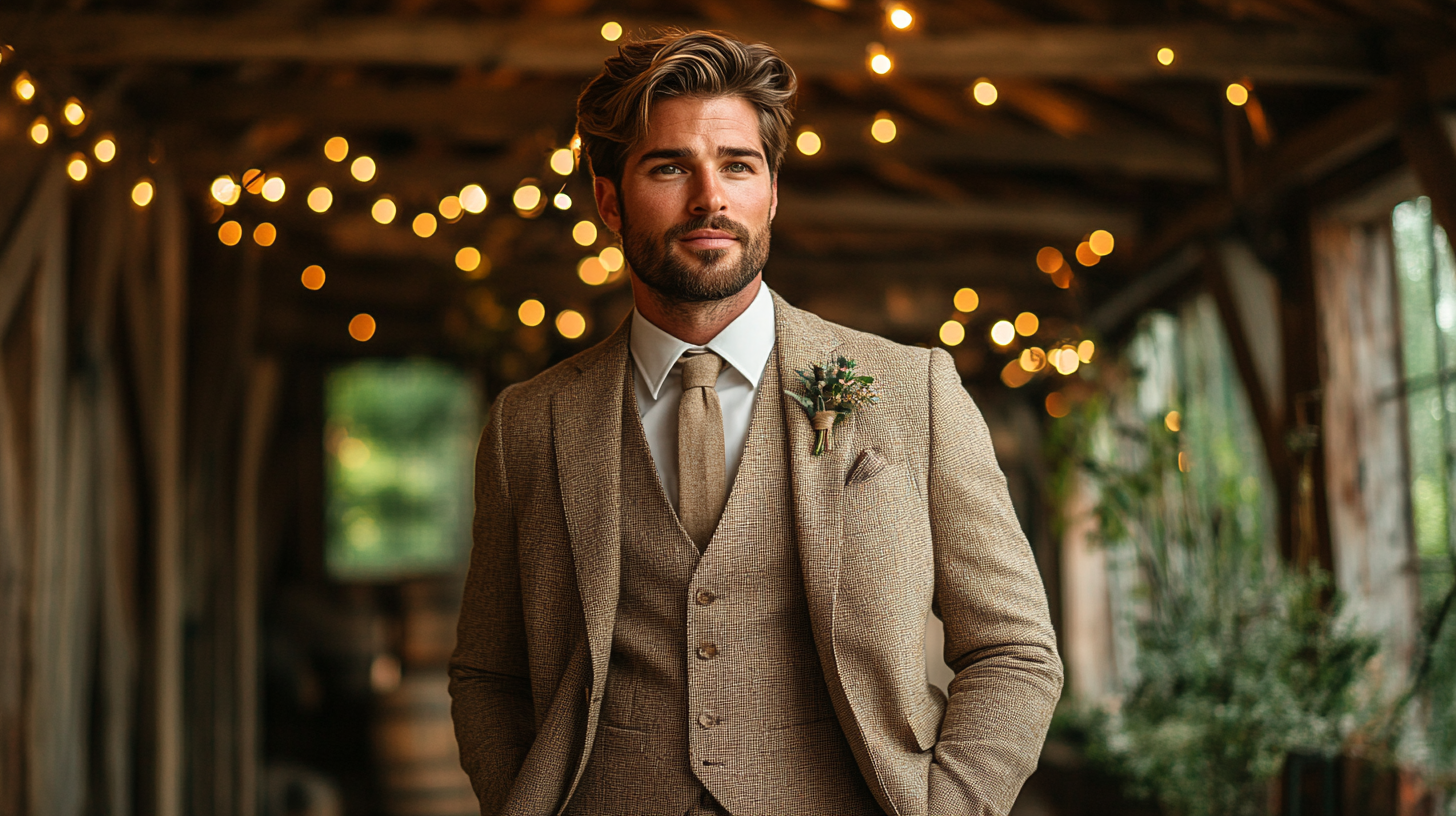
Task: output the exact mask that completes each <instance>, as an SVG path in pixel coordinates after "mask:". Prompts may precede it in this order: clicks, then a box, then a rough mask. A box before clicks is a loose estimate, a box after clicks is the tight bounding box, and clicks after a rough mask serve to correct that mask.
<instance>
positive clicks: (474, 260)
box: [455, 247, 480, 272]
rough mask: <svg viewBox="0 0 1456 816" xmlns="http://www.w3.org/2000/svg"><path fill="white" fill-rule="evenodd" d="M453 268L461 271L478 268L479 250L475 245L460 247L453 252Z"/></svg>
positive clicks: (471, 270) (472, 270) (470, 270)
mask: <svg viewBox="0 0 1456 816" xmlns="http://www.w3.org/2000/svg"><path fill="white" fill-rule="evenodd" d="M455 268H457V269H459V270H460V271H461V272H474V271H475V270H477V269H479V268H480V250H478V249H476V248H475V247H461V248H460V251H459V252H456V253H455Z"/></svg>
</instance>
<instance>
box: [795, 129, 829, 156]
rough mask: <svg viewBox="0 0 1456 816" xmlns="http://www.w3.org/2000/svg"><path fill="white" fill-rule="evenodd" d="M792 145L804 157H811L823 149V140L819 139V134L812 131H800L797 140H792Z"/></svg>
mask: <svg viewBox="0 0 1456 816" xmlns="http://www.w3.org/2000/svg"><path fill="white" fill-rule="evenodd" d="M794 144H795V146H797V147H798V148H799V152H800V153H803V154H804V155H805V156H813V155H814V154H816V153H818V152H819V151H820V150H823V149H824V140H823V139H821V138H819V134H817V133H815V132H814V131H812V130H804V131H801V132H800V133H799V138H798V139H796V140H794Z"/></svg>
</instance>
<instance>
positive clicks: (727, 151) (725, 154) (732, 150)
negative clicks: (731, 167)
mask: <svg viewBox="0 0 1456 816" xmlns="http://www.w3.org/2000/svg"><path fill="white" fill-rule="evenodd" d="M718 158H720V159H726V158H750V159H758V160H759V161H763V160H764V158H763V153H762V152H761V151H758V150H754V149H753V148H751V147H729V146H727V145H725V146H723V147H720V148H718Z"/></svg>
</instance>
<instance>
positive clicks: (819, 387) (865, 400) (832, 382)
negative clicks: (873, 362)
mask: <svg viewBox="0 0 1456 816" xmlns="http://www.w3.org/2000/svg"><path fill="white" fill-rule="evenodd" d="M794 373H795V374H798V375H799V381H800V382H802V383H803V384H804V391H805V393H803V394H799V393H796V392H794V391H790V390H788V389H787V388H786V389H784V393H785V394H788V395H789V396H791V397H793V398H794V401H795V402H797V403H799V404H800V405H802V406H804V412H805V413H807V414H808V415H809V422H810V424H812V425H813V426H814V455H815V456H818V455H820V454H822V453H824V451H826V450H834V426H835V425H838V424H839V423H841V422H843V421H844V420H845V419H846V418H848V417H849V415H850V414H852V413H854V410H855V409H856V408H860V407H863V406H866V405H874V404H875V403H877V402H879V401H880V395H879V393H878V392H876V391H875V389H874V382H875V378H874V377H869V376H865V375H860V374H855V373H854V361H853V360H850V359H847V358H844V357H839V358H837V359H835V360H832V361H830V362H828V363H825V364H824V365H816V366H814V367H813V369H812V370H811V371H809V372H804V371H795V372H794Z"/></svg>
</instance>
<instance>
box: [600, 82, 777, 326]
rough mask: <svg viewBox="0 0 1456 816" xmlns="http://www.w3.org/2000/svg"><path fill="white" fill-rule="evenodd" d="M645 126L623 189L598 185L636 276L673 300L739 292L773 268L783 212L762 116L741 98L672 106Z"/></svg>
mask: <svg viewBox="0 0 1456 816" xmlns="http://www.w3.org/2000/svg"><path fill="white" fill-rule="evenodd" d="M648 122H649V125H650V126H649V128H648V132H647V134H646V136H645V137H644V138H643V140H642V143H641V144H638V145H636V146H635V147H634V148H633V149H632V151H631V152H630V153H628V154H627V157H626V161H625V162H624V163H623V168H622V183H621V187H620V189H619V188H617V186H616V185H613V184H612V182H611V181H610V180H608V179H604V178H598V179H596V182H595V188H594V189H595V193H596V199H597V209H598V210H599V211H600V212H601V214H602V220H603V221H605V222H606V224H607V226H609V227H611V228H612V229H613V230H615V231H616V232H617V233H618V234H619V235H621V236H622V251H623V253H624V254H625V255H626V256H627V262H628V263H630V264H631V265H632V272H633V274H635V275H636V276H637V277H638V279H640V280H641V281H642V282H643V283H645V284H646V285H647V286H648V287H650V288H651V289H653V290H654V291H656V292H657V293H658V294H659V295H661V296H662V297H664V298H666V299H667V300H670V301H673V302H677V303H700V302H705V301H714V300H722V299H724V298H726V297H729V296H731V295H734V294H736V293H738V292H740V291H742V290H743V288H744V287H745V286H747V285H748V284H749V283H751V282H752V281H753V279H754V278H755V277H757V276H758V273H759V272H760V271H761V270H762V269H763V265H764V262H765V261H767V260H768V246H769V224H770V223H771V222H772V221H773V216H774V211H775V209H776V208H777V207H778V184H777V182H776V181H775V180H774V179H773V178H771V177H770V174H769V166H768V160H767V158H766V157H765V155H764V148H763V139H762V137H761V136H760V135H759V130H758V113H757V110H756V109H755V108H754V107H753V105H752V104H751V103H749V102H747V101H745V100H743V99H740V98H738V97H713V98H708V99H696V98H669V99H664V100H662V101H660V102H658V103H656V104H655V105H654V106H653V108H652V113H651V115H650V116H649V118H648Z"/></svg>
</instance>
